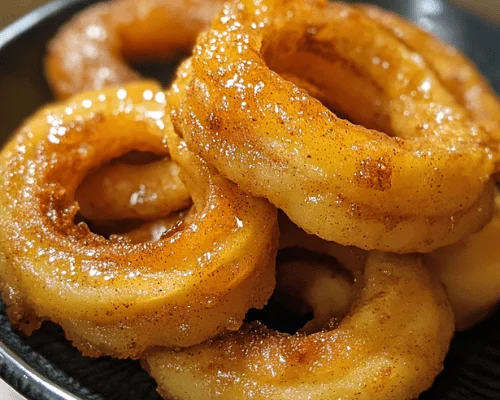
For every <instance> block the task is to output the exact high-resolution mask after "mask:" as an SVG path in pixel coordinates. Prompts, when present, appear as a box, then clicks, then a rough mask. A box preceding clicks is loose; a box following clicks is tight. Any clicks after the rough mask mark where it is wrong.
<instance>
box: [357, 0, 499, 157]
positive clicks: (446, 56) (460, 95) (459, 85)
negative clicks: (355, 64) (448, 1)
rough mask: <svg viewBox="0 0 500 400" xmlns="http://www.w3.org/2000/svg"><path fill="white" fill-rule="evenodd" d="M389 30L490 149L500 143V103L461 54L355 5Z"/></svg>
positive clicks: (385, 14) (376, 11) (413, 27)
mask: <svg viewBox="0 0 500 400" xmlns="http://www.w3.org/2000/svg"><path fill="white" fill-rule="evenodd" d="M355 7H357V8H359V9H360V10H363V11H364V12H366V14H367V15H368V16H369V17H370V18H372V19H374V20H375V21H377V22H378V23H380V24H382V25H383V26H384V27H385V28H386V29H388V30H389V31H391V32H392V33H393V34H394V35H396V36H397V37H398V39H400V40H401V41H402V42H403V43H404V44H405V45H406V46H408V47H409V48H411V49H413V50H415V51H416V52H418V53H419V54H421V55H422V56H423V57H424V59H425V62H426V63H427V64H428V65H429V66H430V67H431V68H432V69H433V70H434V72H435V73H436V75H437V77H438V78H439V80H440V81H441V83H442V84H443V85H444V86H445V87H446V89H447V90H448V91H449V92H450V93H451V94H452V95H453V96H454V97H455V99H456V100H457V101H458V102H459V103H460V104H462V105H463V106H464V107H465V109H466V110H467V111H468V112H469V114H470V116H471V117H472V118H473V119H474V120H475V121H477V122H478V123H479V124H481V126H482V127H483V128H485V129H486V131H487V132H488V133H489V134H490V135H491V138H492V140H493V141H494V142H496V143H492V147H495V148H498V144H499V142H500V101H499V99H498V96H497V95H496V93H495V92H494V90H493V89H492V88H491V86H490V85H489V83H488V81H487V80H486V79H485V78H484V77H483V76H482V75H481V73H480V72H479V71H478V70H477V68H476V66H475V65H474V63H473V62H472V61H471V60H469V59H468V58H467V57H466V56H465V55H464V54H463V53H461V52H460V51H459V50H457V49H456V48H454V47H453V46H451V45H448V44H446V43H444V42H443V41H441V40H440V39H438V38H437V37H435V36H434V35H432V34H431V33H429V32H426V31H425V30H423V29H422V28H420V27H419V26H418V25H416V24H413V23H412V22H410V21H407V20H405V19H404V18H402V17H400V16H399V15H397V14H395V13H392V12H390V11H387V10H383V9H382V8H379V7H377V6H373V5H368V4H362V5H357V4H356V5H355Z"/></svg>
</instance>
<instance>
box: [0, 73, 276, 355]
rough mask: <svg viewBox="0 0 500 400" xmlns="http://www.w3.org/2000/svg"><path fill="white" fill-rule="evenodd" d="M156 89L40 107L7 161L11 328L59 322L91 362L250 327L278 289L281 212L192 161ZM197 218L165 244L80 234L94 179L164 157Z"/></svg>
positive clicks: (0, 156) (4, 234) (3, 160)
mask: <svg viewBox="0 0 500 400" xmlns="http://www.w3.org/2000/svg"><path fill="white" fill-rule="evenodd" d="M146 92H152V93H154V94H160V93H162V92H161V88H159V87H158V86H157V85H156V84H153V83H147V82H146V83H135V84H130V85H127V86H124V87H120V88H110V89H106V90H104V91H102V92H89V93H85V94H81V95H79V96H76V97H74V98H71V99H69V100H68V101H66V102H64V103H60V104H55V105H51V106H49V107H46V108H44V109H42V110H40V111H39V112H38V113H36V114H35V115H34V116H33V117H32V118H30V119H29V120H28V121H27V122H26V123H25V124H24V125H23V126H22V127H21V128H20V129H19V131H18V132H17V133H16V134H15V135H14V136H13V138H12V140H11V141H10V142H9V143H8V144H7V146H6V147H5V148H4V149H3V150H2V152H1V153H0V189H1V190H0V193H1V194H0V221H2V223H1V225H0V254H1V257H2V258H3V260H4V262H2V263H1V264H0V277H1V279H0V289H1V292H2V295H3V296H4V300H5V302H6V304H7V307H8V312H9V317H10V320H11V322H12V323H13V325H15V326H16V327H18V328H19V329H20V330H21V331H23V332H24V333H26V334H30V333H31V332H32V331H33V330H34V329H36V328H37V327H38V326H39V323H40V321H42V320H51V321H53V322H56V323H58V324H60V325H61V326H62V327H63V329H64V331H65V334H66V336H67V337H68V338H69V339H70V340H71V341H73V344H74V345H76V346H77V347H78V349H79V350H80V351H81V352H82V353H83V354H84V355H89V356H101V355H111V356H114V357H119V358H126V357H132V358H136V357H139V356H140V355H141V354H142V352H143V351H144V350H146V349H147V348H149V347H150V346H159V345H162V346H190V345H194V344H198V343H201V342H202V341H204V340H206V339H209V338H210V337H213V336H215V335H217V334H219V333H221V332H224V331H226V330H235V329H238V327H239V326H240V325H241V323H242V321H243V318H244V316H245V314H246V313H247V311H248V310H249V309H250V308H254V307H257V308H258V307H262V306H263V305H264V304H265V303H266V302H267V300H268V298H269V296H270V295H271V293H272V291H273V289H274V281H275V268H274V264H275V259H274V255H275V254H276V249H277V236H278V227H277V218H276V209H275V208H274V207H273V206H271V205H270V204H269V203H268V202H267V201H266V200H263V199H256V198H252V197H251V196H248V195H246V194H245V193H243V192H242V191H241V190H239V189H238V188H237V186H236V185H235V184H233V183H232V182H230V181H228V180H226V179H225V178H223V177H222V176H220V174H218V173H217V172H216V171H215V170H214V169H212V168H210V167H208V166H207V165H206V164H205V163H204V162H203V161H202V160H201V159H199V158H198V157H197V156H195V155H194V154H192V153H190V152H189V151H188V149H187V146H186V145H185V143H183V142H182V141H181V140H180V139H179V138H178V137H177V136H176V135H175V134H173V132H172V128H171V126H170V120H169V119H168V118H165V109H166V103H165V96H160V95H154V96H153V98H152V99H151V100H145V97H144V93H146ZM165 135H168V136H169V138H168V141H169V147H170V153H171V155H172V158H173V159H174V161H175V162H177V163H178V164H179V166H180V168H181V170H182V176H183V179H184V183H185V184H186V187H187V188H188V190H189V191H190V194H191V197H192V199H193V204H194V207H195V210H196V213H195V215H193V216H192V218H191V219H190V221H189V224H186V225H185V226H184V227H183V229H181V230H179V231H176V232H174V233H173V234H172V235H166V236H163V237H162V238H161V239H160V240H159V241H155V242H146V243H138V244H134V243H132V242H131V241H130V240H127V239H126V238H122V239H115V240H106V239H104V238H103V237H102V236H98V235H96V234H93V233H92V232H90V231H89V229H88V228H87V226H86V225H85V224H78V225H76V224H75V222H74V217H75V215H76V213H77V211H78V204H77V203H76V202H75V201H74V193H75V190H76V188H77V186H78V185H79V183H80V181H81V180H82V179H83V177H84V176H85V175H86V174H87V172H88V171H89V170H93V169H94V168H96V167H98V166H99V165H103V164H105V163H107V162H109V160H111V159H114V158H117V157H120V156H122V155H123V154H127V153H129V152H131V151H142V152H153V153H159V152H161V149H165V148H166V140H165V139H166V138H165Z"/></svg>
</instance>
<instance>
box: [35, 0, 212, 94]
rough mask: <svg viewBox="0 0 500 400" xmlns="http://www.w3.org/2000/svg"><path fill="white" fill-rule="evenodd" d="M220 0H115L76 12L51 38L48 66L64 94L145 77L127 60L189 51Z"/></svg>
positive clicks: (56, 86)
mask: <svg viewBox="0 0 500 400" xmlns="http://www.w3.org/2000/svg"><path fill="white" fill-rule="evenodd" d="M221 5H222V0H114V1H110V2H106V3H104V4H96V5H94V6H92V7H89V8H88V9H86V10H84V11H83V12H82V13H80V14H78V15H77V16H76V17H74V18H73V19H72V20H71V21H70V22H69V23H67V24H66V25H64V27H63V28H62V29H61V30H60V31H59V33H58V34H57V35H56V37H55V38H54V39H53V40H52V41H51V42H50V45H49V47H48V50H47V57H46V60H45V71H46V76H47V79H48V81H49V84H50V86H51V87H52V90H53V91H54V93H55V95H56V97H57V98H59V99H65V98H67V97H69V96H72V95H76V94H78V93H80V92H82V91H85V90H97V89H102V88H104V87H106V86H110V85H116V84H121V83H125V82H130V81H136V80H139V79H141V77H140V75H139V73H137V72H136V71H134V70H132V69H131V68H130V67H129V66H128V65H127V61H138V60H143V59H148V60H157V59H168V58H171V57H172V56H174V55H175V54H176V53H182V52H188V51H190V50H191V46H192V45H193V44H194V42H195V39H196V36H197V35H198V33H199V32H200V31H201V30H203V29H205V27H207V26H208V24H209V22H210V20H211V19H212V17H213V16H214V15H215V14H216V12H217V11H219V10H220V8H221Z"/></svg>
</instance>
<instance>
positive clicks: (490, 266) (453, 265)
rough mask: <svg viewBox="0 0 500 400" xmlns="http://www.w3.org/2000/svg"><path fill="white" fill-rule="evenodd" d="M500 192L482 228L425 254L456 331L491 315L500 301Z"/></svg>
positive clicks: (497, 192)
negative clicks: (442, 289) (447, 301)
mask: <svg viewBox="0 0 500 400" xmlns="http://www.w3.org/2000/svg"><path fill="white" fill-rule="evenodd" d="M499 237H500V193H499V191H498V190H497V191H496V197H495V213H494V215H493V219H492V221H491V222H490V223H489V224H488V225H486V226H485V227H484V228H483V230H482V231H480V232H478V233H475V234H472V235H471V236H470V237H468V238H465V239H463V240H462V241H460V242H459V243H457V244H454V245H451V246H448V247H445V248H443V249H439V250H437V251H435V252H433V253H430V254H428V255H426V263H427V264H428V265H429V267H430V269H431V271H432V272H433V273H434V274H436V276H437V277H439V279H441V281H442V282H443V283H444V285H445V288H446V292H447V294H448V298H449V299H450V302H451V306H452V308H453V312H454V314H455V324H456V326H457V330H466V329H469V328H471V327H473V326H474V325H476V324H477V323H479V322H480V321H482V320H483V319H485V318H486V317H487V316H488V315H490V314H491V313H492V312H493V311H494V310H495V309H496V307H497V306H498V304H499V303H500V261H499V260H500V248H499V246H498V238H499Z"/></svg>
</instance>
